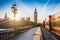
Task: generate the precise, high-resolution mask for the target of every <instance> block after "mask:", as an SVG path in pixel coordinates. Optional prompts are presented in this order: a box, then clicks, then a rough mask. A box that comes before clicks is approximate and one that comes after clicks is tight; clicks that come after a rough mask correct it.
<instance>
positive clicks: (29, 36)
mask: <svg viewBox="0 0 60 40" xmlns="http://www.w3.org/2000/svg"><path fill="white" fill-rule="evenodd" d="M37 28H38V27H36V28H32V29H31V30H29V31H27V32H25V33H22V34H19V35H17V36H15V37H12V38H8V39H7V40H34V36H35V33H36V30H37ZM39 29H40V27H39Z"/></svg>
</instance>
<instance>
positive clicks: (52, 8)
mask: <svg viewBox="0 0 60 40" xmlns="http://www.w3.org/2000/svg"><path fill="white" fill-rule="evenodd" d="M14 3H15V4H16V7H17V9H18V11H17V15H16V18H17V19H21V18H22V17H25V18H26V17H30V18H31V20H32V21H33V20H34V11H35V8H36V9H37V13H38V22H40V21H42V20H44V19H46V18H47V17H48V16H49V15H53V14H55V13H56V12H58V11H60V0H0V18H4V15H5V13H7V15H8V17H9V18H10V19H13V13H12V11H11V7H12V5H13V4H14Z"/></svg>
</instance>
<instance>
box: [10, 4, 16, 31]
mask: <svg viewBox="0 0 60 40" xmlns="http://www.w3.org/2000/svg"><path fill="white" fill-rule="evenodd" d="M11 10H12V12H13V14H14V27H15V31H16V14H17V8H16V4H15V3H14V4H13V6H12V7H11Z"/></svg>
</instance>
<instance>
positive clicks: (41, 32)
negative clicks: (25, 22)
mask: <svg viewBox="0 0 60 40" xmlns="http://www.w3.org/2000/svg"><path fill="white" fill-rule="evenodd" d="M6 40H57V39H56V38H55V37H54V36H53V35H52V34H51V33H50V32H48V31H47V30H46V29H45V28H44V27H42V26H40V27H34V28H32V29H30V30H28V31H26V32H24V33H22V34H19V35H17V36H14V37H11V38H8V39H6Z"/></svg>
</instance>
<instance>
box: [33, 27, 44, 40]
mask: <svg viewBox="0 0 60 40" xmlns="http://www.w3.org/2000/svg"><path fill="white" fill-rule="evenodd" d="M33 40H43V38H42V32H41V29H40V27H38V28H37V30H36V33H35V34H34V39H33Z"/></svg>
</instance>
